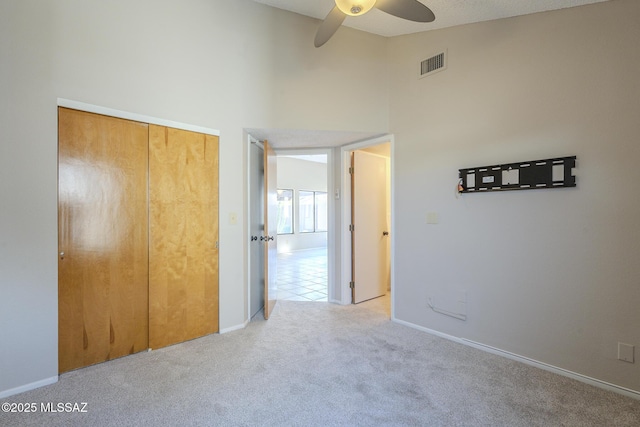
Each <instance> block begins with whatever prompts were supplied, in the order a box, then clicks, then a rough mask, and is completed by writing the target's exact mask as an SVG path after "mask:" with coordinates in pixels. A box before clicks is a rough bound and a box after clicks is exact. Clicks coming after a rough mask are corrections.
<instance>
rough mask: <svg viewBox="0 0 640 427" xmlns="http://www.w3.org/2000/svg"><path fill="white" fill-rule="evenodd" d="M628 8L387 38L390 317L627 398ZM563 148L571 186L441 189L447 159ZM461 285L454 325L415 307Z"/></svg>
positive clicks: (631, 271)
mask: <svg viewBox="0 0 640 427" xmlns="http://www.w3.org/2000/svg"><path fill="white" fill-rule="evenodd" d="M638 16H640V2H638V1H635V0H616V1H611V2H604V3H600V4H596V5H590V6H584V7H579V8H574V9H566V10H561V11H556V12H550V13H540V14H535V15H529V16H524V17H518V18H512V19H505V20H499V21H493V22H485V23H479V24H475V25H467V26H462V27H457V28H451V29H444V30H439V31H433V32H428V33H422V34H415V35H409V36H403V37H398V38H395V39H392V40H391V41H390V43H389V52H390V63H391V64H392V69H391V87H390V93H391V107H390V111H391V132H392V133H393V134H394V135H395V151H394V162H395V184H394V190H395V200H396V205H395V214H396V218H395V224H396V228H395V232H396V235H395V236H396V240H395V249H396V252H395V255H396V257H395V259H396V264H395V267H396V269H395V271H396V273H395V283H396V284H397V286H396V294H395V301H396V316H397V318H398V319H401V320H404V321H407V322H411V323H413V324H416V325H419V326H422V327H425V328H429V329H432V330H435V331H437V332H440V333H444V334H448V335H450V336H454V337H460V338H465V339H469V340H472V341H476V342H479V343H482V344H485V345H488V346H493V347H496V348H498V349H502V350H505V351H508V352H512V353H515V354H518V355H521V356H525V357H528V358H531V359H534V360H537V361H541V362H544V363H547V364H551V365H554V366H556V367H560V368H564V369H567V370H570V371H574V372H577V373H579V374H582V375H586V376H589V377H593V378H597V379H599V380H602V381H606V382H610V383H614V384H617V385H620V386H623V387H627V388H629V389H633V390H636V391H640V364H638V363H637V362H636V363H635V364H630V363H626V362H622V361H619V360H617V343H618V341H621V342H625V343H630V344H633V345H635V346H636V348H638V347H640V328H638V325H640V310H639V309H638V308H639V307H640V286H639V284H640V263H639V262H638V255H639V249H640V243H639V242H640V227H638V224H637V221H638V218H639V217H640V200H639V199H638V197H636V196H635V192H634V190H633V188H634V185H635V183H637V182H640V168H638V160H639V159H640V144H639V139H638V138H639V135H640V120H639V119H638V118H639V117H640V83H639V82H640V79H639V78H638V76H640V49H638V40H640V26H639V25H638V23H637V18H638ZM440 49H448V68H447V70H445V71H443V72H440V73H437V74H434V75H432V76H429V77H426V78H424V79H418V78H417V76H416V74H417V73H416V66H417V62H418V60H420V59H423V58H426V57H427V55H428V54H430V53H436V52H437V51H438V50H440ZM568 155H577V157H578V167H577V170H576V175H577V183H578V186H577V188H575V189H556V190H535V191H515V192H506V193H500V192H495V193H486V194H464V195H462V196H461V197H460V198H459V199H456V197H455V192H454V189H455V187H456V183H457V178H458V169H459V168H466V167H474V166H483V165H493V164H500V163H509V162H517V161H527V160H535V159H544V158H550V157H557V156H568ZM427 212H437V213H438V214H439V224H437V225H427V224H426V223H425V222H426V221H425V218H426V213H427ZM461 292H466V294H467V302H466V310H467V315H468V319H467V321H466V322H463V321H460V320H457V319H453V318H450V317H447V316H443V315H441V314H437V313H435V312H433V311H431V310H430V309H429V307H428V305H427V298H429V297H432V298H436V299H437V300H438V302H439V303H441V304H443V305H449V306H456V304H457V302H458V300H459V298H460V295H461V294H460V293H461ZM637 357H638V356H636V358H637Z"/></svg>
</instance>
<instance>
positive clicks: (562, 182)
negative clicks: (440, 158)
mask: <svg viewBox="0 0 640 427" xmlns="http://www.w3.org/2000/svg"><path fill="white" fill-rule="evenodd" d="M575 167H576V156H571V157H558V158H555V159H545V160H532V161H529V162H518V163H508V164H504V165H493V166H482V167H477V168H467V169H459V170H458V172H459V178H460V185H459V186H458V191H459V192H460V193H480V192H486V191H506V190H536V189H542V188H562V187H575V186H576V177H575V176H574V175H573V168H575Z"/></svg>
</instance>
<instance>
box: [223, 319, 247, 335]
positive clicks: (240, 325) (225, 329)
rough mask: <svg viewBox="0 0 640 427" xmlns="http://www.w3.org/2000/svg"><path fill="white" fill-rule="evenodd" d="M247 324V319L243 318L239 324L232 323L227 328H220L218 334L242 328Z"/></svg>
mask: <svg viewBox="0 0 640 427" xmlns="http://www.w3.org/2000/svg"><path fill="white" fill-rule="evenodd" d="M248 324H249V320H245V321H244V323H241V324H239V325H234V326H230V327H228V328H224V329H220V334H226V333H229V332H233V331H237V330H239V329H244V328H246V327H247V325H248Z"/></svg>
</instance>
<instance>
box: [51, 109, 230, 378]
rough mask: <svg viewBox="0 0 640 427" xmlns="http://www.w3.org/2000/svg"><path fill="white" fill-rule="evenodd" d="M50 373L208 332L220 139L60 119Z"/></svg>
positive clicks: (212, 322) (102, 120)
mask: <svg viewBox="0 0 640 427" xmlns="http://www.w3.org/2000/svg"><path fill="white" fill-rule="evenodd" d="M58 145H59V148H58V152H59V154H58V236H59V261H58V342H59V346H58V348H59V372H60V373H62V372H66V371H69V370H72V369H76V368H80V367H83V366H88V365H92V364H95V363H99V362H103V361H106V360H110V359H114V358H117V357H121V356H124V355H127V354H132V353H136V352H139V351H143V350H146V349H148V348H159V347H163V346H166V345H170V344H175V343H178V342H182V341H185V340H188V339H192V338H197V337H200V336H203V335H206V334H210V333H213V332H217V331H218V247H217V246H218V244H217V241H218V137H217V136H214V135H207V134H203V133H197V132H191V131H185V130H178V129H174V128H170V127H166V126H158V125H154V124H147V123H140V122H135V121H130V120H125V119H120V118H114V117H109V116H103V115H99V114H93V113H88V112H83V111H78V110H73V109H68V108H62V107H61V108H59V109H58Z"/></svg>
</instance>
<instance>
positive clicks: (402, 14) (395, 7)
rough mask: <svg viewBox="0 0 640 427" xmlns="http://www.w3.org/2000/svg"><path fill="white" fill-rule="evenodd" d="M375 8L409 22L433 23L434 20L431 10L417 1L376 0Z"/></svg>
mask: <svg viewBox="0 0 640 427" xmlns="http://www.w3.org/2000/svg"><path fill="white" fill-rule="evenodd" d="M375 7H377V8H378V9H380V10H381V11H383V12H387V13H388V14H389V15H393V16H397V17H398V18H403V19H408V20H409V21H415V22H433V21H434V20H435V19H436V16H435V15H434V14H433V12H432V11H431V9H429V8H428V7H427V6H425V5H423V4H422V3H420V2H419V1H418V0H378V1H376V5H375Z"/></svg>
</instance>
